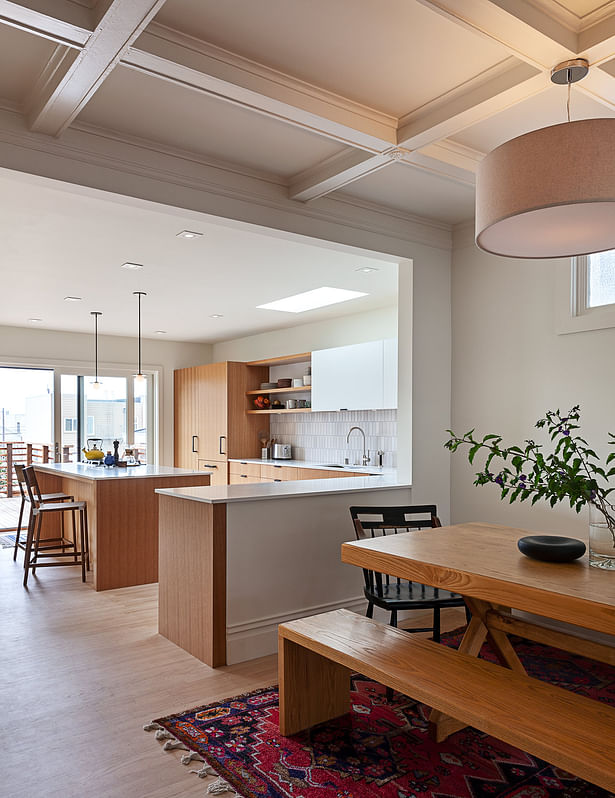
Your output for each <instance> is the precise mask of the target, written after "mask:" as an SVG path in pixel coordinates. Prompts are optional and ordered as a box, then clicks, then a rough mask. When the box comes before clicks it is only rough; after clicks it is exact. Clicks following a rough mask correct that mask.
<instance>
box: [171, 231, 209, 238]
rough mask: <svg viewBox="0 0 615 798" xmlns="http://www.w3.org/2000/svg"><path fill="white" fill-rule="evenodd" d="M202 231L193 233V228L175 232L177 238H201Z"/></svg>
mask: <svg viewBox="0 0 615 798" xmlns="http://www.w3.org/2000/svg"><path fill="white" fill-rule="evenodd" d="M202 236H203V233H195V231H194V230H182V231H181V233H178V234H177V238H202Z"/></svg>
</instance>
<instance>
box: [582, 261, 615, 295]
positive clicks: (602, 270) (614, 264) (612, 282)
mask: <svg viewBox="0 0 615 798" xmlns="http://www.w3.org/2000/svg"><path fill="white" fill-rule="evenodd" d="M584 260H585V261H586V266H585V268H586V269H587V307H588V308H597V307H602V306H603V305H613V304H615V250H609V252H599V253H597V254H596V255H587V256H586V257H585V258H584Z"/></svg>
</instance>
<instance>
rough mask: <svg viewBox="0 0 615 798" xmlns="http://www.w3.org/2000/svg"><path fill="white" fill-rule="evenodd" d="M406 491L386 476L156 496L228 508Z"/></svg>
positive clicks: (172, 490)
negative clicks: (302, 498)
mask: <svg viewBox="0 0 615 798" xmlns="http://www.w3.org/2000/svg"><path fill="white" fill-rule="evenodd" d="M240 462H248V461H245V460H242V461H240ZM259 462H260V461H259ZM409 487H411V486H410V485H409V484H407V483H402V482H397V480H396V479H395V478H393V477H392V476H389V475H387V476H366V477H340V478H338V479H336V478H335V477H331V478H330V479H296V480H291V481H289V482H253V483H251V484H249V485H212V486H211V487H202V488H201V487H198V488H157V489H156V493H161V494H163V495H164V496H173V497H175V498H176V499H186V500H188V501H194V502H205V503H206V504H230V503H232V502H253V501H261V500H263V499H288V498H291V497H298V496H319V495H320V496H323V495H326V494H330V493H356V492H360V491H365V490H390V489H391V488H409Z"/></svg>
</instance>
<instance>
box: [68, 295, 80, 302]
mask: <svg viewBox="0 0 615 798" xmlns="http://www.w3.org/2000/svg"><path fill="white" fill-rule="evenodd" d="M81 299H82V297H80V296H65V297H64V301H65V302H81Z"/></svg>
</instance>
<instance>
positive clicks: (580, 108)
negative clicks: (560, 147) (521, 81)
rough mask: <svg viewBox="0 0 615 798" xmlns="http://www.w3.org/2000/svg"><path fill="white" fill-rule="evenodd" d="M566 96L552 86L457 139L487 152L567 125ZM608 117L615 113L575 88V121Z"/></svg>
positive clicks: (572, 108)
mask: <svg viewBox="0 0 615 798" xmlns="http://www.w3.org/2000/svg"><path fill="white" fill-rule="evenodd" d="M566 96H567V91H566V88H565V87H561V86H552V87H551V88H549V89H547V90H546V91H544V92H542V93H541V94H539V95H536V96H535V97H530V98H529V99H528V100H525V101H524V102H522V103H519V104H518V105H516V106H513V107H512V108H507V109H506V110H505V111H502V112H501V113H500V114H498V115H497V116H493V117H491V118H490V119H487V120H485V121H484V122H480V123H478V124H476V125H473V126H472V127H469V128H467V129H466V130H464V131H462V132H461V133H458V134H457V135H456V136H455V141H457V142H459V143H460V144H464V145H465V146H467V147H472V148H474V149H476V150H480V151H482V152H485V153H487V152H490V151H491V150H493V149H495V147H498V146H499V145H500V144H503V143H504V142H505V141H509V140H510V139H512V138H515V136H521V135H522V134H524V133H529V132H530V131H531V130H537V129H538V128H541V127H547V126H548V125H557V124H559V123H561V122H565V121H566ZM607 116H608V117H612V116H615V110H611V109H609V108H607V107H606V106H604V105H603V104H601V103H598V102H596V101H595V100H592V99H591V98H590V97H588V96H587V95H586V94H582V93H581V92H580V91H578V90H575V89H574V88H573V89H572V92H571V100H570V118H571V119H573V120H574V119H593V118H597V117H607Z"/></svg>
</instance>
